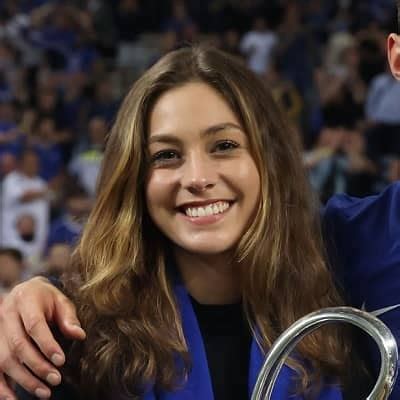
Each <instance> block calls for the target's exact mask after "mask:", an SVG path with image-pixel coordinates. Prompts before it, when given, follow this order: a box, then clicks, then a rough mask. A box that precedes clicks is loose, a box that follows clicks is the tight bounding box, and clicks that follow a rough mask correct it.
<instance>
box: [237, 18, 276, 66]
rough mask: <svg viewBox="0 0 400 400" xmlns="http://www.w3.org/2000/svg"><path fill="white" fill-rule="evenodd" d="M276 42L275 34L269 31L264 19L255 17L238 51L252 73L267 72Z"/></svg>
mask: <svg viewBox="0 0 400 400" xmlns="http://www.w3.org/2000/svg"><path fill="white" fill-rule="evenodd" d="M277 41H278V37H277V35H276V33H275V32H273V31H272V30H270V29H269V27H268V25H267V21H266V20H265V18H263V17H261V16H258V17H256V18H255V19H254V22H253V29H252V30H251V31H249V32H247V33H246V34H245V35H244V36H243V38H242V40H241V42H240V50H241V52H242V54H244V55H245V56H246V58H247V60H248V65H249V67H250V69H251V70H252V71H254V72H256V73H258V74H264V73H265V72H266V71H267V68H268V66H269V62H270V60H271V56H272V52H273V50H274V48H275V46H276V44H277Z"/></svg>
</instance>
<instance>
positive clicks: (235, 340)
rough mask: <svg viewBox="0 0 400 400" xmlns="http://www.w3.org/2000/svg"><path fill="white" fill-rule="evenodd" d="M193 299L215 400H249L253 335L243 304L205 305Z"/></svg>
mask: <svg viewBox="0 0 400 400" xmlns="http://www.w3.org/2000/svg"><path fill="white" fill-rule="evenodd" d="M191 300H192V305H193V309H194V312H195V314H196V317H197V321H198V324H199V328H200V331H201V335H202V337H203V342H204V347H205V351H206V355H207V361H208V368H209V371H210V377H211V381H212V387H213V392H214V400H234V399H237V400H243V399H247V398H248V397H249V395H248V374H249V361H250V345H251V332H250V328H249V326H248V323H247V321H246V319H245V317H244V315H243V310H242V305H241V304H229V305H203V304H199V303H198V302H196V300H194V299H193V298H192V299H191Z"/></svg>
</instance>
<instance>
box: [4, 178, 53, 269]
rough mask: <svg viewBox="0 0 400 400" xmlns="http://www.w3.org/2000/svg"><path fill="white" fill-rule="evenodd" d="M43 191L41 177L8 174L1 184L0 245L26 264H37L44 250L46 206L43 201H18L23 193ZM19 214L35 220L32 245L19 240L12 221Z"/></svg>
mask: <svg viewBox="0 0 400 400" xmlns="http://www.w3.org/2000/svg"><path fill="white" fill-rule="evenodd" d="M46 189H47V184H46V182H45V181H44V180H43V179H42V178H40V177H38V176H37V177H34V178H29V177H27V176H26V175H24V174H22V173H20V172H18V171H14V172H11V173H9V174H8V175H7V176H6V177H5V178H4V181H3V183H2V193H1V201H2V204H1V210H2V212H1V224H0V226H1V236H0V244H1V245H2V246H7V247H15V248H17V249H19V250H20V251H21V252H22V253H23V255H24V256H25V258H26V259H27V261H28V264H34V265H35V264H37V262H38V261H39V260H40V258H41V256H42V253H43V250H44V249H45V246H46V242H47V234H48V228H49V209H50V204H49V200H48V199H46V198H38V199H35V200H32V201H29V202H21V201H20V199H21V198H22V196H23V195H24V193H25V192H26V191H29V190H46ZM22 215H30V216H32V217H33V218H34V220H35V238H34V240H33V241H32V242H25V241H23V240H22V239H21V238H20V237H19V235H18V233H17V229H16V222H17V220H18V218H19V217H20V216H22Z"/></svg>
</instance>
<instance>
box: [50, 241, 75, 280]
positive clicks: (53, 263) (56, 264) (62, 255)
mask: <svg viewBox="0 0 400 400" xmlns="http://www.w3.org/2000/svg"><path fill="white" fill-rule="evenodd" d="M71 252H72V250H71V246H69V245H68V244H65V243H57V244H54V245H53V246H51V247H50V249H49V253H48V256H47V272H50V273H54V274H61V273H63V272H64V271H65V270H66V269H67V267H68V265H69V260H70V257H71Z"/></svg>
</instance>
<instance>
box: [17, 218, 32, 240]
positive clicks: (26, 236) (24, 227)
mask: <svg viewBox="0 0 400 400" xmlns="http://www.w3.org/2000/svg"><path fill="white" fill-rule="evenodd" d="M17 232H18V234H19V236H20V238H21V239H22V240H23V241H24V242H31V241H32V240H33V239H34V238H35V219H34V218H33V217H32V215H29V214H25V215H21V216H20V217H19V218H18V220H17Z"/></svg>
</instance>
